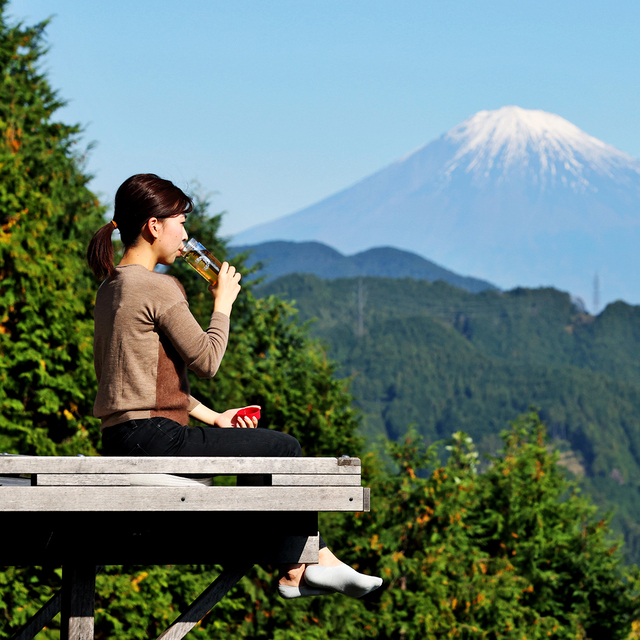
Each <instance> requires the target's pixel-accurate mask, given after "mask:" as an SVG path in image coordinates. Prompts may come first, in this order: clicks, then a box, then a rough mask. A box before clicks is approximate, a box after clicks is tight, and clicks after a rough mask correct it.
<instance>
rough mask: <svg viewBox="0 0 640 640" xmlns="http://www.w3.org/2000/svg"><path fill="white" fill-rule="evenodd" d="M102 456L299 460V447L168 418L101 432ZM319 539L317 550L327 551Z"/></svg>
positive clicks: (280, 438)
mask: <svg viewBox="0 0 640 640" xmlns="http://www.w3.org/2000/svg"><path fill="white" fill-rule="evenodd" d="M102 455H104V456H201V457H207V456H211V457H214V456H221V457H232V456H233V457H235V456H239V457H258V458H267V457H275V458H279V457H287V458H298V457H300V456H302V449H301V448H300V443H299V442H298V441H297V440H296V439H295V438H294V437H293V436H290V435H289V434H287V433H280V431H271V429H232V428H229V429H219V428H217V427H185V426H183V425H181V424H179V423H178V422H175V421H174V420H169V418H147V419H146V420H129V421H128V422H122V423H121V424H117V425H115V426H113V427H107V428H106V429H104V431H103V432H102ZM326 546H327V545H326V543H325V541H324V540H323V539H322V536H320V549H322V548H324V547H326Z"/></svg>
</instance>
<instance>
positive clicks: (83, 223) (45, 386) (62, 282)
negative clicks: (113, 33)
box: [0, 2, 103, 453]
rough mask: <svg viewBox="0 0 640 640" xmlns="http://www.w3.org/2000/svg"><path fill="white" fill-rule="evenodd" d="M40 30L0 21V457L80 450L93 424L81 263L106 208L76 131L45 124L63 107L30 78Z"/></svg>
mask: <svg viewBox="0 0 640 640" xmlns="http://www.w3.org/2000/svg"><path fill="white" fill-rule="evenodd" d="M4 7H5V3H4V2H2V4H1V5H0V8H2V10H4ZM45 24H46V23H43V24H39V25H37V26H35V27H24V26H23V25H16V26H8V25H7V24H6V21H5V20H1V21H0V353H1V354H2V358H1V359H0V450H2V451H13V452H19V453H54V452H58V453H61V452H65V451H66V452H71V451H85V450H86V448H87V444H86V442H85V441H86V440H87V438H86V427H87V426H89V425H91V424H94V423H92V420H91V418H87V416H90V415H91V406H92V403H93V388H94V374H93V368H92V364H91V353H92V320H91V308H92V289H93V287H92V285H91V281H90V278H89V274H88V270H87V268H86V266H85V264H84V259H83V255H84V251H85V247H86V244H87V242H88V239H89V238H90V234H91V230H92V229H95V228H97V227H98V226H99V225H100V224H102V212H103V208H102V207H101V206H100V205H99V203H98V201H97V200H96V198H95V196H94V195H93V194H92V193H91V192H90V191H89V189H88V188H87V186H86V185H87V182H88V180H89V177H88V176H87V175H85V174H84V173H83V172H82V159H81V157H80V156H79V151H78V150H77V148H78V142H79V134H80V130H79V128H78V127H74V126H68V125H65V124H62V123H60V122H57V121H56V120H55V119H54V117H53V114H54V112H55V111H56V109H58V108H59V107H60V106H61V104H62V102H61V101H60V99H59V98H58V97H57V95H56V93H55V92H54V91H53V90H52V89H51V87H50V86H49V83H48V81H47V79H46V77H45V76H44V75H43V74H42V73H41V72H40V70H39V63H40V57H41V56H42V54H43V44H42V42H43V29H44V27H45Z"/></svg>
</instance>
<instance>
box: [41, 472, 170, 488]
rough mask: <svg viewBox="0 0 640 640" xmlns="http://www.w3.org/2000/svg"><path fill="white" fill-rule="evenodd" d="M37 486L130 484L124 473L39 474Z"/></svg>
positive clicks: (122, 485) (108, 485) (118, 485)
mask: <svg viewBox="0 0 640 640" xmlns="http://www.w3.org/2000/svg"><path fill="white" fill-rule="evenodd" d="M158 475H161V474H158ZM37 486H39V487H56V486H107V487H129V486H131V482H130V481H129V474H126V473H39V474H38V479H37Z"/></svg>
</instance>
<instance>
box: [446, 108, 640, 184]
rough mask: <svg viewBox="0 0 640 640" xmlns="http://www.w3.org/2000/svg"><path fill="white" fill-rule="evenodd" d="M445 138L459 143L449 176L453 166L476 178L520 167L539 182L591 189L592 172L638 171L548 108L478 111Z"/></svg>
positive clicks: (619, 154)
mask: <svg viewBox="0 0 640 640" xmlns="http://www.w3.org/2000/svg"><path fill="white" fill-rule="evenodd" d="M444 137H445V139H446V140H448V141H450V142H452V143H454V144H455V145H456V146H457V147H458V150H457V152H456V153H455V155H454V157H453V158H452V159H451V160H450V161H449V162H448V163H447V166H446V169H445V174H446V175H447V176H449V177H450V176H451V175H452V173H453V172H454V171H456V170H457V169H461V170H463V171H465V172H466V173H472V174H473V175H475V176H476V177H478V178H488V177H489V176H490V175H491V174H492V173H493V172H494V171H495V170H497V171H499V172H501V173H508V172H509V171H510V170H518V169H519V170H520V171H521V172H522V171H528V172H530V173H533V174H534V175H536V177H537V179H539V180H540V183H541V184H542V185H544V184H545V183H546V182H547V181H551V182H555V181H556V180H560V181H561V182H563V183H564V184H565V185H567V186H571V187H573V188H574V190H577V191H582V190H584V189H585V188H589V180H588V177H589V173H591V172H595V173H596V174H598V175H599V176H606V177H609V178H614V179H616V175H615V174H616V170H619V169H620V168H627V169H631V170H632V172H633V173H638V174H640V163H638V161H637V160H635V159H634V158H632V157H631V156H629V155H627V154H626V153H623V152H622V151H618V150H617V149H616V148H615V147H613V146H611V145H609V144H606V143H604V142H602V141H600V140H598V139H597V138H594V137H593V136H590V135H588V134H586V133H585V132H584V131H582V130H581V129H579V128H578V127H576V126H575V125H574V124H571V123H570V122H569V121H568V120H565V119H564V118H561V117H560V116H558V115H555V114H553V113H547V112H546V111H539V110H530V109H522V108H520V107H516V106H508V107H502V108H501V109H497V110H495V111H479V112H478V113H476V114H475V115H473V116H471V117H470V118H468V119H467V120H465V121H464V122H462V123H461V124H459V125H457V126H456V127H454V128H453V129H451V130H450V131H449V132H448V133H447V134H445V136H444ZM586 169H588V170H589V171H585V170H586ZM617 178H618V179H619V174H618V175H617Z"/></svg>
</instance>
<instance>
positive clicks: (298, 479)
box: [271, 473, 362, 487]
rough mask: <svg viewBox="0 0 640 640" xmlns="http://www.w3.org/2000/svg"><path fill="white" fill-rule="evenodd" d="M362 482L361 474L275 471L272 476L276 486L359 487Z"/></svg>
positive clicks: (272, 481)
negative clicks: (316, 473) (322, 474)
mask: <svg viewBox="0 0 640 640" xmlns="http://www.w3.org/2000/svg"><path fill="white" fill-rule="evenodd" d="M361 482H362V480H361V478H360V476H359V475H357V476H356V475H348V476H343V475H338V474H331V475H328V476H321V475H315V474H313V473H287V474H275V473H274V474H273V475H272V476H271V484H272V485H273V486H274V487H308V486H311V487H314V486H315V487H346V486H357V487H359V486H360V483H361Z"/></svg>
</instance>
